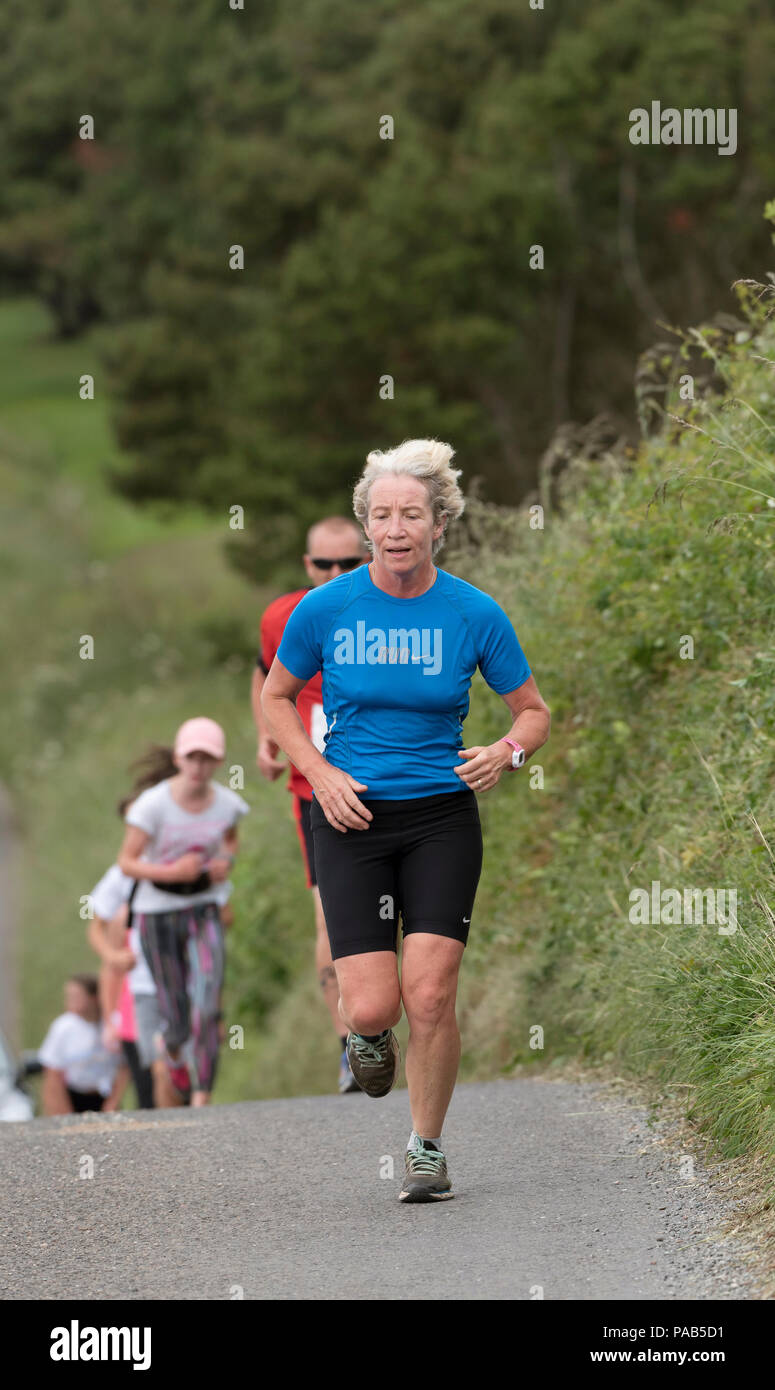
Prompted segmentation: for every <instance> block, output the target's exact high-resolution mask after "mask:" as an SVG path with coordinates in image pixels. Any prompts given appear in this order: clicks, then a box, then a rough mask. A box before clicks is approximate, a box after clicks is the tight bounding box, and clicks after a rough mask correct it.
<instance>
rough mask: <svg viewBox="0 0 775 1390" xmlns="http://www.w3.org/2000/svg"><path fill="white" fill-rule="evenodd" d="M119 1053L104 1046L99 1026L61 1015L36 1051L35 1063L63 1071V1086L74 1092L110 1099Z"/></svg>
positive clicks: (73, 1016)
mask: <svg viewBox="0 0 775 1390" xmlns="http://www.w3.org/2000/svg"><path fill="white" fill-rule="evenodd" d="M120 1060H121V1058H120V1054H119V1053H118V1052H108V1050H107V1048H106V1047H103V1044H102V1037H101V1029H100V1025H99V1024H98V1023H89V1022H88V1021H87V1019H85V1018H81V1015H80V1014H71V1013H66V1014H60V1015H59V1018H55V1019H54V1022H53V1023H52V1025H51V1027H50V1028H49V1030H48V1032H47V1034H46V1036H45V1038H44V1039H43V1045H42V1047H41V1048H40V1049H39V1051H38V1061H39V1062H40V1063H41V1064H42V1065H43V1066H44V1067H53V1068H54V1070H55V1071H63V1072H64V1074H65V1085H66V1086H70V1087H71V1088H72V1089H73V1090H74V1091H99V1093H100V1095H101V1096H109V1095H110V1091H111V1087H112V1085H113V1078H114V1075H115V1072H116V1067H117V1066H118V1064H119V1062H120Z"/></svg>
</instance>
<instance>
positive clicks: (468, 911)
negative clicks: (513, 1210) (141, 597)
mask: <svg viewBox="0 0 775 1390" xmlns="http://www.w3.org/2000/svg"><path fill="white" fill-rule="evenodd" d="M452 457H453V450H452V449H451V448H450V446H449V445H448V444H443V443H440V442H438V441H437V440H432V439H421V440H407V441H406V442H405V443H403V444H401V445H400V446H399V447H398V448H396V449H393V450H390V451H389V452H387V453H382V452H380V451H375V452H374V453H371V454H369V456H368V459H367V463H366V468H365V469H364V472H363V474H362V475H361V477H360V479H359V481H358V483H357V484H356V487H355V491H354V495H353V503H354V511H355V515H356V517H357V518H358V520H359V521H360V522H361V524H362V525H363V528H364V530H365V532H366V535H367V537H368V541H369V548H370V550H371V553H372V556H373V559H372V561H371V563H370V564H369V565H364V566H363V567H361V568H358V569H356V570H355V571H354V572H353V573H352V574H346V575H342V576H341V577H340V578H338V579H335V580H332V582H331V583H330V584H326V585H325V586H324V587H323V588H321V589H316V590H314V591H313V592H312V593H309V594H307V595H306V597H305V598H303V599H302V601H301V602H300V603H299V604H298V606H297V607H296V608H295V609H294V611H293V613H292V614H291V616H290V618H289V619H288V623H287V625H286V628H285V633H284V636H283V640H282V642H281V644H280V647H279V650H278V654H277V657H276V659H275V661H274V663H273V665H272V668H271V670H270V673H269V676H268V677H267V681H266V686H265V688H264V694H263V708H264V713H265V715H266V718H267V721H268V723H269V725H270V727H271V728H272V730H273V733H274V737H275V738H276V740H277V742H278V744H279V745H280V747H281V748H283V749H284V750H285V752H286V753H287V754H288V757H289V758H290V759H291V761H292V762H293V763H294V764H295V765H296V766H297V767H298V768H299V769H300V771H301V772H302V773H303V775H304V776H305V777H306V778H307V779H308V781H309V782H310V784H311V785H312V787H313V789H314V794H315V800H314V801H313V804H312V814H311V824H312V832H313V836H314V841H315V864H316V868H317V875H318V884H319V887H320V896H321V900H322V903H323V908H324V910H325V916H326V922H327V925H328V933H329V937H330V941H331V954H332V958H333V960H334V962H335V968H336V975H337V980H338V984H339V993H340V1011H341V1015H342V1019H343V1021H344V1023H345V1024H346V1025H347V1028H348V1030H349V1031H348V1043H347V1047H348V1054H349V1057H350V1065H351V1067H352V1069H353V1073H354V1075H355V1076H356V1078H357V1080H358V1081H359V1083H360V1085H361V1087H362V1088H363V1090H365V1091H366V1092H367V1094H368V1095H370V1096H383V1095H386V1094H387V1093H388V1091H390V1089H391V1088H392V1086H393V1084H394V1082H395V1079H396V1076H397V1073H398V1067H399V1062H400V1056H399V1051H398V1043H397V1041H396V1039H395V1036H394V1034H393V1031H392V1029H393V1027H394V1025H395V1024H396V1023H397V1022H398V1020H399V1019H400V1017H401V1011H402V1005H403V1008H404V1009H405V1010H406V1015H407V1019H408V1022H409V1044H408V1049H407V1055H406V1077H407V1083H408V1087H409V1101H410V1106H411V1112H412V1132H411V1135H410V1137H409V1143H408V1145H407V1152H406V1159H405V1176H404V1183H403V1187H402V1190H401V1193H400V1200H402V1201H405V1202H430V1201H438V1200H444V1199H446V1198H448V1197H451V1196H452V1195H453V1193H452V1185H451V1181H450V1178H449V1174H448V1171H447V1163H446V1157H445V1154H444V1151H443V1147H442V1127H443V1124H444V1119H445V1116H446V1113H447V1109H448V1107H449V1103H450V1100H451V1097H452V1093H453V1090H454V1087H455V1080H456V1077H457V1070H458V1064H459V1060H460V1033H459V1031H458V1026H457V1018H456V1014H455V999H456V993H457V978H458V971H459V967H460V962H461V959H462V956H463V950H464V948H465V945H466V941H467V939H468V932H469V926H470V923H471V919H472V916H473V909H474V898H475V894H476V889H477V885H478V881H479V876H480V872H481V865H482V834H481V827H480V822H479V810H478V804H477V796H479V795H481V794H483V793H484V792H487V791H490V790H491V789H492V787H494V786H495V785H496V783H497V782H498V781H499V780H500V778H501V775H502V774H503V773H504V772H505V771H510V770H513V769H516V768H518V767H521V766H523V765H524V762H525V759H526V758H528V757H530V756H531V755H532V754H533V753H535V752H536V750H537V749H538V748H540V747H541V746H542V744H544V743H545V742H546V739H547V738H548V734H549V723H550V716H549V710H548V708H547V706H546V704H545V703H544V701H543V700H542V698H541V696H540V694H539V692H538V688H537V686H536V683H535V680H534V678H533V676H532V675H531V673H530V668H529V666H528V663H527V660H526V658H525V655H524V653H523V651H522V648H521V646H520V643H519V640H518V638H517V635H516V633H515V631H514V628H513V627H512V624H511V622H510V620H509V618H508V617H507V615H506V613H505V612H504V610H503V609H502V608H501V607H500V605H499V604H498V603H496V602H495V600H494V599H493V598H491V597H490V596H489V595H488V594H486V593H484V592H483V591H482V590H481V589H477V588H475V587H474V585H472V584H469V583H467V582H466V581H465V580H462V579H459V578H457V577H455V576H454V575H452V574H448V573H446V572H445V571H444V570H440V569H437V568H436V566H435V565H434V563H433V555H434V554H435V552H436V551H437V550H438V548H439V547H440V546H441V544H442V543H443V537H444V532H445V528H446V525H447V523H448V522H449V521H454V520H455V519H456V518H457V517H459V516H460V515H461V513H462V511H463V508H464V505H465V502H464V498H463V495H462V493H461V491H460V488H459V486H458V482H457V479H458V477H459V476H460V470H459V469H453V468H452V467H451V466H450V463H451V459H452ZM477 667H478V668H479V670H480V671H481V673H482V675H483V677H484V679H485V680H486V682H487V684H488V685H489V686H490V687H491V689H493V690H495V691H496V692H497V693H498V694H499V695H500V696H501V697H502V699H503V700H504V703H505V704H506V707H507V709H508V711H509V715H510V719H511V727H510V728H509V729H508V730H506V731H505V732H504V735H503V737H502V738H499V739H497V740H496V741H495V742H494V743H492V744H488V745H485V746H478V745H477V746H475V747H471V748H464V747H462V742H463V738H462V729H463V721H464V719H465V717H466V715H467V713H468V707H469V688H470V685H471V678H472V676H473V674H474V672H475V670H476V669H477ZM316 671H322V676H323V685H322V688H323V705H324V708H325V712H326V716H327V733H326V741H325V752H324V753H321V752H319V750H318V749H317V748H316V747H315V745H314V743H313V742H312V740H311V739H310V738H309V736H308V734H307V732H306V730H305V729H304V726H303V724H302V721H301V720H300V718H299V716H298V714H297V712H296V708H295V701H296V697H297V696H298V694H299V691H300V690H301V689H302V688H303V686H304V685H305V684H306V682H307V681H309V680H310V679H311V677H312V676H313V675H314V674H315V672H316ZM363 793H368V795H367V797H364V796H363V795H362V794H363ZM399 913H400V916H401V920H402V926H403V955H402V965H401V976H400V978H399V973H398V961H397V952H396V944H397V929H398V916H399Z"/></svg>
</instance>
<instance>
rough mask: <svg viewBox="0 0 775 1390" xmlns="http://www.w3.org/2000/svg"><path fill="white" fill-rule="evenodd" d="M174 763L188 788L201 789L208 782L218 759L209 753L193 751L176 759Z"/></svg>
mask: <svg viewBox="0 0 775 1390" xmlns="http://www.w3.org/2000/svg"><path fill="white" fill-rule="evenodd" d="M175 762H176V763H177V765H178V767H179V768H180V771H181V774H182V776H183V778H184V780H185V781H186V782H187V783H188V784H189V786H191V787H203V786H205V784H206V783H207V782H209V781H210V778H211V777H212V775H213V773H214V772H215V769H216V768H217V766H218V762H219V759H218V758H213V757H212V756H211V754H210V753H200V752H198V751H195V752H193V753H186V754H185V755H184V756H183V757H182V758H176V759H175Z"/></svg>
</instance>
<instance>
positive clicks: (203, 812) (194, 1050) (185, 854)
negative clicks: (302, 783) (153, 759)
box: [118, 718, 250, 1106]
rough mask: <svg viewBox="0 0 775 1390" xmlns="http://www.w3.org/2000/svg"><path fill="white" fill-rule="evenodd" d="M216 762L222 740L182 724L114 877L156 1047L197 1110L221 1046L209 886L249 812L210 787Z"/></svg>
mask: <svg viewBox="0 0 775 1390" xmlns="http://www.w3.org/2000/svg"><path fill="white" fill-rule="evenodd" d="M225 753H226V741H225V737H224V733H223V730H222V729H221V727H220V725H218V724H216V723H215V722H214V720H212V719H205V718H197V719H189V720H187V721H186V723H185V724H182V725H181V727H180V728H179V729H178V731H177V734H176V736H175V746H174V753H173V756H174V760H175V766H176V767H177V769H178V771H177V773H176V774H175V776H174V777H170V778H168V779H166V780H164V781H162V782H160V783H159V784H158V785H157V786H154V787H149V788H148V789H147V790H146V791H144V792H142V794H141V795H140V796H138V797H137V800H136V801H133V802H132V805H131V806H130V807H129V809H128V811H127V813H126V818H125V819H126V822H127V827H128V828H127V832H126V836H125V839H124V843H123V846H122V848H121V852H120V854H119V856H118V865H119V868H120V869H121V870H122V871H123V872H124V873H125V874H127V875H128V876H129V877H130V878H136V879H139V880H140V884H139V887H138V889H137V892H136V894H135V898H134V902H133V905H132V907H133V914H134V921H135V922H136V924H137V928H138V934H139V938H140V945H141V948H142V952H143V955H144V957H145V960H146V963H147V965H148V968H149V970H150V972H151V975H152V977H153V981H154V984H155V985H156V991H157V995H158V1005H159V1010H160V1013H161V1017H162V1020H163V1025H162V1037H161V1039H159V1042H160V1043H161V1044H162V1045H163V1047H164V1050H165V1051H166V1054H167V1057H168V1059H169V1064H170V1066H171V1067H172V1068H175V1067H177V1066H178V1065H179V1064H180V1062H181V1061H185V1062H186V1064H187V1066H188V1069H189V1072H190V1073H191V1078H192V1080H191V1085H192V1095H191V1103H192V1105H196V1106H199V1105H206V1104H207V1103H208V1102H209V1100H210V1094H211V1092H212V1088H213V1082H214V1078H215V1071H216V1066H217V1062H218V1050H219V1045H220V1030H219V1026H218V1025H219V1021H220V993H221V986H222V983H223V965H224V947H223V925H222V921H221V914H220V907H219V902H218V898H219V889H218V885H219V884H222V883H224V882H225V881H226V880H227V878H228V875H229V871H230V869H231V865H232V864H233V862H234V856H235V854H236V852H237V823H238V821H239V820H240V818H241V817H242V816H243V815H245V814H246V812H247V811H248V810H249V809H250V808H249V806H248V805H247V802H245V801H243V799H242V797H241V796H238V795H237V793H236V792H234V791H232V790H231V789H230V788H228V787H224V786H222V785H221V783H220V782H214V781H213V780H212V779H213V774H214V772H215V769H216V768H217V766H218V765H219V763H222V762H223V760H224V757H225ZM189 1039H190V1044H189ZM186 1044H189V1045H188V1046H186ZM184 1048H185V1052H184Z"/></svg>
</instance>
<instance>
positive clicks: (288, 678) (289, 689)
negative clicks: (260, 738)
mask: <svg viewBox="0 0 775 1390" xmlns="http://www.w3.org/2000/svg"><path fill="white" fill-rule="evenodd" d="M306 684H307V681H306V680H299V679H298V678H297V677H296V676H292V675H291V673H290V671H289V670H288V669H287V668H286V667H285V666H283V664H282V662H281V661H278V659H277V657H275V659H274V661H273V662H272V669H271V670H270V672H269V675H268V676H267V678H266V682H265V684H264V688H263V693H262V697H261V704H262V708H263V711H264V717H265V719H266V722H267V724H268V726H269V728H270V730H271V732H272V734H273V735H274V737H275V739H276V740H277V743H278V745H279V747H280V748H282V749H283V751H284V752H285V753H287V754H288V757H289V758H290V760H291V762H292V763H294V765H295V766H296V767H297V768H298V769H299V772H300V773H301V774H302V777H306V779H307V781H308V782H309V783H310V786H311V787H312V788H313V790H314V792H315V796H316V797H317V799H318V801H319V803H320V807H321V810H322V811H323V813H324V815H325V817H326V819H327V820H328V822H329V823H330V824H331V825H333V826H334V827H335V829H336V830H341V831H346V830H347V829H348V828H349V829H352V830H368V828H369V822H370V821H371V819H372V815H371V811H369V810H368V808H367V807H366V806H364V805H363V802H361V801H359V800H358V797H357V796H356V794H355V793H356V792H358V791H367V790H368V788H367V787H366V785H365V784H364V783H363V782H356V780H355V778H354V777H351V776H350V774H349V772H343V771H342V770H341V768H338V767H333V766H332V764H331V763H328V762H326V759H325V758H324V757H323V754H322V753H320V752H319V751H318V749H317V748H316V747H315V745H314V743H313V742H312V739H311V738H310V737H309V735H308V733H307V731H306V729H305V728H304V725H303V723H302V721H301V717H300V715H299V712H298V710H297V709H296V697H297V695H298V694H299V691H300V690H303V689H304V686H305V685H306Z"/></svg>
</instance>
